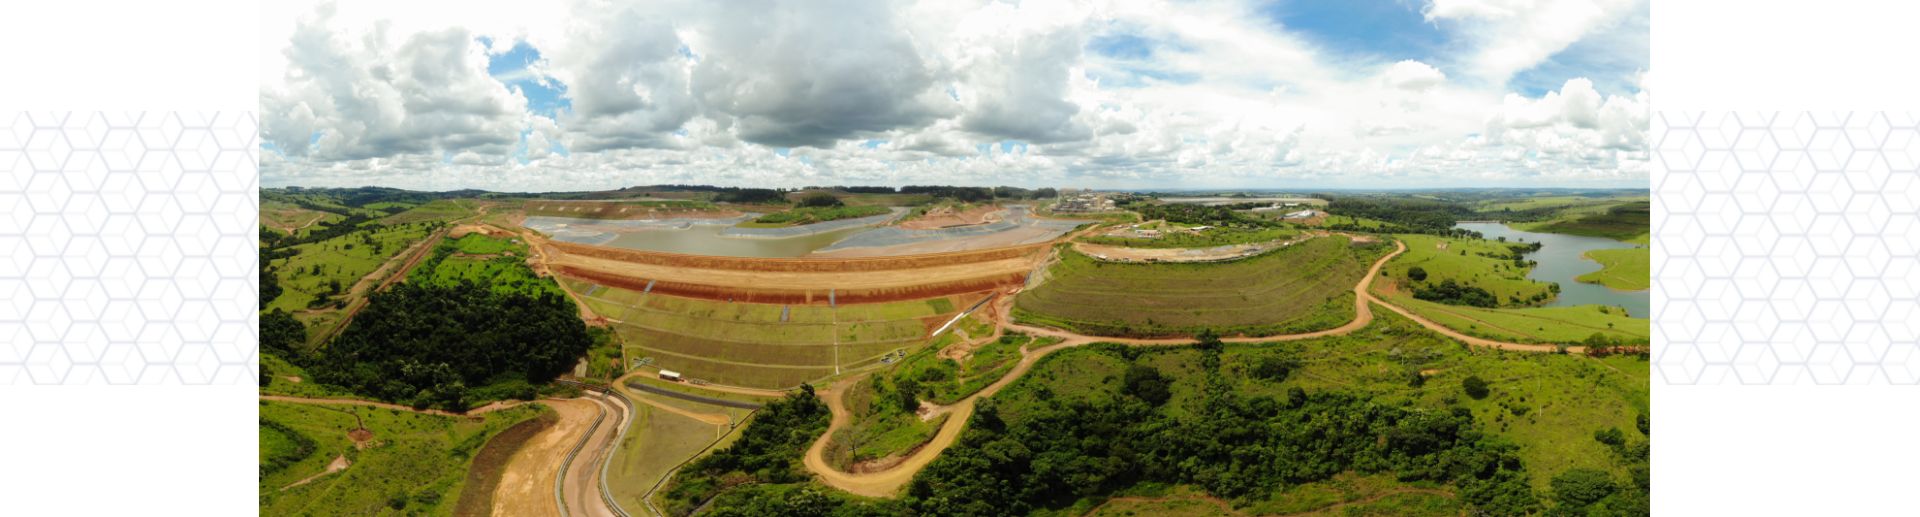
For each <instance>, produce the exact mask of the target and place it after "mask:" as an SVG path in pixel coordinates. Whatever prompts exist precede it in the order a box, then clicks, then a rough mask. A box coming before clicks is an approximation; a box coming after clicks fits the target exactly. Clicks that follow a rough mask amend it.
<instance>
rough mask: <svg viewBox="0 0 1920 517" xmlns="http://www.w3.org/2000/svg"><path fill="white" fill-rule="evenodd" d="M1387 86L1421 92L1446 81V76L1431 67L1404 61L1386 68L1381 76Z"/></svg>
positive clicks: (1416, 62)
mask: <svg viewBox="0 0 1920 517" xmlns="http://www.w3.org/2000/svg"><path fill="white" fill-rule="evenodd" d="M1381 79H1382V80H1384V81H1386V84H1387V86H1392V87H1394V88H1399V89H1402V90H1410V91H1422V90H1426V89H1428V88H1432V87H1434V86H1438V85H1439V84H1440V83H1443V82H1446V81H1447V74H1443V73H1440V69H1438V68H1434V67H1433V65H1429V64H1426V63H1422V62H1419V61H1414V60H1411V59H1409V60H1405V61H1401V62H1398V63H1394V64H1393V65H1391V66H1388V67H1387V71H1386V73H1384V74H1382V75H1381Z"/></svg>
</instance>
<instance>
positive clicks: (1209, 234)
mask: <svg viewBox="0 0 1920 517" xmlns="http://www.w3.org/2000/svg"><path fill="white" fill-rule="evenodd" d="M1299 234H1300V232H1299V231H1296V230H1291V229H1286V228H1259V229H1243V228H1209V229H1206V230H1202V231H1199V232H1197V233H1194V232H1185V231H1180V232H1175V233H1167V234H1163V235H1161V236H1159V237H1129V236H1124V235H1122V236H1108V235H1093V236H1088V237H1083V238H1081V239H1080V241H1081V242H1086V243H1090V244H1105V245H1109V246H1127V247H1132V248H1207V247H1213V246H1231V245H1235V244H1252V243H1256V242H1268V241H1277V240H1282V239H1288V238H1292V237H1294V236H1296V235H1299Z"/></svg>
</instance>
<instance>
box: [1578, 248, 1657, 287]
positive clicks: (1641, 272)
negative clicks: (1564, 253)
mask: <svg viewBox="0 0 1920 517" xmlns="http://www.w3.org/2000/svg"><path fill="white" fill-rule="evenodd" d="M1650 252H1651V250H1649V249H1647V248H1626V249H1608V250H1593V251H1589V252H1587V254H1586V256H1587V258H1590V259H1593V260H1594V261H1595V262H1599V263H1600V270H1599V271H1594V272H1592V273H1587V274H1584V275H1580V276H1579V277H1577V278H1575V280H1579V281H1581V282H1587V283H1593V284H1600V285H1604V286H1607V287H1611V288H1614V289H1620V290H1623V291H1645V290H1647V289H1648V288H1650V287H1653V272H1652V269H1651V268H1650V267H1649V264H1648V262H1650V260H1649V257H1648V254H1649V253H1650Z"/></svg>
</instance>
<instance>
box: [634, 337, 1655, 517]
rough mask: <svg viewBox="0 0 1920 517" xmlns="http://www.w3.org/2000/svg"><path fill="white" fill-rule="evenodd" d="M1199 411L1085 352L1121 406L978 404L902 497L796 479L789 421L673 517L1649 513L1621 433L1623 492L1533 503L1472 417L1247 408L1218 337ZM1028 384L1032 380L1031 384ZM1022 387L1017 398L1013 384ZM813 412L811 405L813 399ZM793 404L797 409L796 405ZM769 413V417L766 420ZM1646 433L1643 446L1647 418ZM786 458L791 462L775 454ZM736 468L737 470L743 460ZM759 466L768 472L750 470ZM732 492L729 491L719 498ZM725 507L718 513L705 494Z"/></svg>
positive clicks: (1340, 399) (1638, 451)
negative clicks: (1431, 489) (1161, 499)
mask: <svg viewBox="0 0 1920 517" xmlns="http://www.w3.org/2000/svg"><path fill="white" fill-rule="evenodd" d="M1198 346H1199V347H1200V349H1201V350H1202V353H1203V356H1202V359H1201V365H1202V368H1203V370H1204V371H1205V373H1204V375H1205V376H1206V377H1205V380H1204V387H1203V390H1204V393H1203V397H1204V401H1203V402H1202V403H1201V407H1199V408H1195V409H1192V410H1191V411H1190V412H1189V413H1190V414H1188V415H1186V416H1171V415H1172V413H1169V412H1167V411H1162V410H1161V409H1160V406H1162V405H1165V404H1168V403H1169V402H1168V400H1169V398H1170V392H1169V389H1168V385H1169V383H1170V382H1172V380H1171V377H1170V376H1168V375H1166V374H1164V373H1162V372H1160V371H1158V370H1157V369H1155V368H1153V367H1151V366H1148V365H1147V363H1148V362H1149V361H1147V360H1145V359H1143V357H1145V354H1149V353H1153V352H1151V351H1146V350H1142V349H1138V348H1130V347H1124V346H1119V345H1089V347H1088V348H1087V349H1085V351H1086V352H1087V353H1099V354H1106V355H1110V356H1113V357H1119V358H1124V359H1126V360H1128V361H1129V362H1130V364H1131V366H1129V367H1128V368H1127V369H1126V370H1125V374H1124V375H1123V376H1122V378H1123V379H1124V380H1122V381H1121V382H1120V383H1119V387H1118V390H1119V393H1118V394H1117V395H1118V396H1116V397H1114V398H1113V400H1112V401H1111V402H1101V403H1088V402H1085V401H1084V400H1085V399H1073V398H1070V397H1059V396H1041V394H1043V393H1051V392H1050V391H1049V388H1048V387H1047V386H1045V385H1041V386H1027V387H1026V388H1024V389H1031V390H1034V393H1035V395H1034V396H1033V397H1030V398H1029V400H1037V402H1033V401H1030V402H1025V403H1024V405H1023V406H1022V407H1019V408H1018V409H1017V412H1018V418H1004V417H1003V415H1004V414H1006V413H1007V412H1008V411H1010V410H1011V409H1010V408H1003V407H1001V404H1006V403H1007V402H1005V400H1006V399H1007V397H1005V396H1002V397H997V398H991V399H983V400H981V401H980V402H979V404H980V405H979V406H978V409H977V410H976V411H975V414H974V416H973V418H972V420H971V421H970V422H969V423H968V426H967V430H966V431H964V432H963V434H962V435H961V437H960V440H959V442H958V443H957V444H955V445H954V446H953V448H951V449H948V450H947V451H945V452H943V453H942V454H941V455H940V456H939V457H938V458H937V459H936V460H934V462H933V463H932V464H931V465H929V466H928V467H927V469H926V470H925V471H922V472H921V473H920V474H919V475H918V476H916V477H915V478H914V480H913V481H912V483H911V484H910V485H908V488H907V494H906V496H905V497H903V498H900V499H879V500H876V499H865V498H853V497H849V496H846V495H844V494H839V493H837V492H835V491H833V490H830V489H825V488H821V487H819V486H817V485H814V484H811V483H805V482H804V481H805V477H804V476H801V475H797V474H796V471H795V470H794V469H795V468H796V467H795V466H794V464H795V463H797V461H798V457H799V455H800V454H801V453H802V451H804V449H805V447H806V446H807V444H808V442H809V441H810V440H811V438H812V437H813V436H815V435H817V433H819V432H821V431H820V429H821V426H822V425H824V423H825V421H826V419H827V415H826V414H825V410H824V409H815V410H813V411H819V413H818V414H817V415H814V414H812V413H810V412H807V411H794V410H793V409H791V408H783V411H782V413H776V414H775V415H785V416H778V417H776V418H757V419H756V420H755V421H754V422H753V423H752V424H750V427H749V428H748V429H747V430H746V433H747V436H751V437H758V438H755V439H753V440H751V441H749V440H747V439H743V440H742V442H741V443H742V444H744V445H736V446H735V448H742V447H746V448H747V449H748V450H747V451H745V452H742V453H738V455H736V453H733V452H730V451H731V449H729V450H723V451H721V452H719V453H717V454H716V456H715V458H727V459H711V458H710V459H709V460H702V461H701V462H696V464H695V466H696V467H697V468H689V469H688V473H687V474H682V476H681V478H680V480H679V481H677V483H678V485H677V486H676V488H675V489H674V491H673V492H672V493H671V494H670V497H671V498H672V501H673V503H672V504H673V505H674V507H673V509H672V510H671V511H670V513H673V514H675V515H685V514H686V513H687V512H689V511H691V509H693V508H699V507H702V506H703V505H704V510H703V512H704V513H703V514H706V515H729V516H730V515H790V516H802V515H843V516H845V515H1026V514H1029V513H1033V512H1035V511H1045V510H1057V509H1061V508H1066V507H1068V506H1070V505H1072V504H1073V503H1074V502H1075V501H1079V500H1083V499H1087V498H1099V497H1103V496H1106V495H1110V494H1113V493H1115V492H1116V491H1120V490H1123V489H1126V488H1129V487H1132V486H1135V485H1137V484H1139V483H1143V482H1155V483H1168V484H1180V485H1190V486H1195V487H1199V488H1201V489H1204V490H1206V491H1207V492H1209V493H1211V494H1213V495H1216V496H1220V497H1223V498H1227V499H1230V500H1258V499H1261V498H1264V497H1266V496H1269V495H1271V494H1273V493H1275V492H1276V491H1279V490H1284V489H1286V488H1288V487H1291V486H1297V485H1300V484H1303V483H1311V482H1317V481H1325V480H1328V479H1331V478H1333V477H1334V476H1335V475H1336V474H1340V473H1343V472H1361V473H1391V474H1393V475H1394V476H1395V477H1396V478H1397V479H1399V480H1401V481H1406V482H1435V483H1442V484H1446V485H1450V486H1451V487H1453V489H1454V491H1455V493H1456V494H1457V496H1458V500H1459V501H1460V503H1461V504H1462V505H1463V507H1464V511H1465V512H1466V513H1468V514H1473V515H1530V514H1541V513H1546V514H1554V515H1644V514H1646V513H1647V509H1646V508H1647V506H1646V505H1647V491H1646V490H1647V489H1646V470H1645V460H1644V458H1645V457H1646V443H1647V442H1646V440H1644V439H1630V438H1628V437H1626V436H1624V433H1621V432H1620V431H1618V430H1603V431H1601V432H1597V433H1596V434H1595V439H1596V440H1600V441H1601V442H1602V443H1604V444H1607V445H1608V446H1609V447H1612V448H1613V449H1614V450H1615V451H1616V452H1617V453H1618V456H1619V461H1621V462H1623V463H1624V464H1626V465H1628V471H1629V472H1630V473H1631V475H1630V476H1629V477H1628V479H1626V480H1617V479H1614V478H1613V477H1612V476H1611V475H1609V474H1608V473H1606V472H1603V471H1597V470H1589V469H1573V470H1569V471H1567V472H1564V473H1561V474H1559V475H1558V476H1556V477H1555V478H1554V479H1553V483H1552V488H1551V490H1550V491H1548V492H1545V493H1537V492H1536V491H1535V490H1534V489H1533V487H1532V486H1531V485H1530V484H1529V482H1528V476H1527V473H1526V470H1525V467H1524V466H1523V465H1522V464H1521V461H1520V459H1519V457H1518V456H1517V454H1516V448H1515V446H1514V445H1512V444H1511V443H1510V442H1507V441H1505V440H1504V439H1501V438H1498V437H1495V436H1492V435H1490V434H1489V433H1487V432H1485V431H1483V430H1482V428H1481V427H1480V425H1479V423H1478V422H1477V421H1476V420H1474V418H1473V416H1472V414H1471V413H1470V412H1468V411H1466V410H1465V409H1455V410H1452V411H1445V410H1441V411H1435V410H1425V409H1418V408H1411V407H1401V406H1387V405H1380V404H1376V403H1374V402H1372V401H1371V400H1369V399H1367V398H1366V397H1363V396H1358V395H1354V394H1349V393H1344V392H1339V391H1332V390H1328V391H1318V392H1308V391H1305V390H1302V389H1300V388H1292V389H1289V390H1287V392H1286V395H1285V396H1283V397H1280V396H1264V395H1263V396H1246V395H1243V394H1240V393H1238V392H1236V391H1235V389H1234V386H1236V385H1239V384H1240V383H1243V382H1246V379H1239V378H1235V377H1234V375H1237V374H1231V373H1227V372H1226V371H1224V370H1223V369H1222V368H1221V367H1220V351H1221V345H1219V344H1218V341H1217V340H1211V341H1208V342H1203V343H1201V344H1200V345H1198ZM1286 366H1287V365H1285V364H1281V363H1278V362H1276V363H1275V364H1272V365H1268V364H1261V365H1260V366H1259V367H1257V368H1254V369H1253V371H1252V372H1250V374H1251V375H1252V376H1254V377H1256V378H1259V379H1265V380H1275V381H1277V380H1279V379H1284V378H1285V377H1286V375H1287V373H1286V371H1287V370H1288V368H1286ZM1022 382H1023V383H1028V382H1031V381H1022ZM1014 389H1023V388H1019V387H1016V388H1014ZM806 397H807V399H808V400H809V401H808V402H806V404H808V405H806V406H803V407H812V406H811V404H814V403H813V402H811V401H810V399H811V392H810V391H809V392H808V394H807V396H806ZM784 404H786V405H789V406H792V405H797V404H798V403H797V402H795V399H793V398H790V399H789V400H788V401H787V402H785V403H784ZM763 416H771V415H763ZM1641 421H1642V425H1641V434H1642V436H1644V435H1645V434H1646V426H1645V424H1644V422H1645V419H1644V417H1643V418H1642V420H1641ZM769 443H773V444H779V445H783V446H784V447H785V448H786V449H785V450H786V452H784V453H782V454H781V455H779V456H770V455H769V454H768V451H772V450H777V449H778V447H769V446H768V445H767V444H769ZM736 456H737V457H736ZM739 458H754V459H758V460H759V461H751V462H750V461H743V460H742V459H739ZM726 479H733V480H735V483H733V486H731V487H728V488H726V489H725V490H719V489H718V488H717V487H719V486H720V485H722V484H725V481H724V480H726ZM715 492H718V493H719V495H718V496H717V497H714V498H713V499H712V500H710V501H708V500H706V499H705V498H703V497H700V496H701V495H703V494H713V493H715Z"/></svg>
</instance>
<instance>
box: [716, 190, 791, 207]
mask: <svg viewBox="0 0 1920 517" xmlns="http://www.w3.org/2000/svg"><path fill="white" fill-rule="evenodd" d="M709 188H712V189H713V192H714V195H713V201H714V202H716V203H785V202H787V195H786V194H785V193H782V192H780V191H778V190H774V189H770V188H737V187H709Z"/></svg>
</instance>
